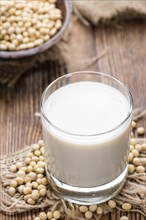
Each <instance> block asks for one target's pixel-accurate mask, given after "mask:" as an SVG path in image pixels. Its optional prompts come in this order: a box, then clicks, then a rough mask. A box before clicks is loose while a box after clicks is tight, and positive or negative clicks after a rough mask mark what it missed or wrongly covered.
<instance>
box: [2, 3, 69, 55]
mask: <svg viewBox="0 0 146 220" xmlns="http://www.w3.org/2000/svg"><path fill="white" fill-rule="evenodd" d="M0 8H1V10H0V16H1V19H0V32H1V35H0V58H22V57H28V56H32V55H35V54H38V53H40V52H43V51H45V50H47V49H48V48H50V47H52V46H53V45H54V44H56V43H57V42H58V41H59V40H60V39H61V37H62V35H63V34H64V32H65V30H66V29H67V27H68V24H69V21H70V15H71V5H70V1H68V0H41V1H40V0H36V1H31V0H21V1H20V0H9V1H5V0H1V1H0Z"/></svg>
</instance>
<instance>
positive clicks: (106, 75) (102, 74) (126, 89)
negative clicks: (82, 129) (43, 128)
mask: <svg viewBox="0 0 146 220" xmlns="http://www.w3.org/2000/svg"><path fill="white" fill-rule="evenodd" d="M82 73H84V74H87V73H88V74H89V73H91V74H94V75H99V76H103V77H105V78H109V79H112V80H114V81H115V82H116V83H117V84H119V85H120V86H121V87H122V88H123V89H124V91H125V92H126V93H127V95H128V97H129V111H128V113H127V116H126V117H125V119H124V120H122V122H120V123H119V124H118V125H116V126H115V127H114V128H112V129H110V130H108V131H105V132H101V133H96V134H76V133H71V132H68V131H65V130H63V129H61V128H59V127H58V126H56V125H54V124H53V123H52V122H51V121H50V120H49V119H48V117H47V116H46V114H45V113H44V111H43V99H44V97H45V95H46V93H47V91H48V90H49V89H50V88H51V86H52V85H53V84H55V83H56V82H58V81H59V80H61V79H63V78H69V77H71V76H72V75H75V74H82ZM40 109H41V116H43V117H44V119H45V120H46V121H47V122H48V123H49V124H50V125H51V126H52V127H53V128H55V129H56V130H58V131H60V132H61V133H63V134H66V135H70V136H76V137H96V136H103V135H106V134H109V133H112V132H114V131H115V130H117V129H118V128H120V127H121V126H122V125H123V124H124V123H125V122H126V121H127V120H128V119H129V118H130V116H131V114H132V109H133V98H132V95H131V92H130V90H129V89H128V88H127V87H126V86H125V85H124V84H123V83H122V82H121V81H120V80H118V79H116V78H115V77H113V76H111V75H108V74H106V73H102V72H96V71H90V70H89V71H76V72H72V73H68V74H65V75H63V76H60V77H58V78H57V79H55V80H54V81H53V82H51V83H50V84H49V85H48V86H47V87H46V89H45V90H44V92H43V93H42V96H41V101H40Z"/></svg>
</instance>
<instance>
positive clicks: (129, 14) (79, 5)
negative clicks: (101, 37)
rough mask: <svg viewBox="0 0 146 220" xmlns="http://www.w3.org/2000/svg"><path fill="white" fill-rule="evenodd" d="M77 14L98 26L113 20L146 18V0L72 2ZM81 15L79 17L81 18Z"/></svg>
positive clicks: (83, 0)
mask: <svg viewBox="0 0 146 220" xmlns="http://www.w3.org/2000/svg"><path fill="white" fill-rule="evenodd" d="M72 2H73V6H74V10H75V13H76V11H77V14H78V12H79V14H80V15H81V16H82V17H84V18H85V19H86V20H88V21H89V22H90V23H92V24H94V25H97V24H98V23H99V22H109V21H111V19H130V18H145V17H146V1H145V0H113V1H112V0H72ZM80 15H79V16H80Z"/></svg>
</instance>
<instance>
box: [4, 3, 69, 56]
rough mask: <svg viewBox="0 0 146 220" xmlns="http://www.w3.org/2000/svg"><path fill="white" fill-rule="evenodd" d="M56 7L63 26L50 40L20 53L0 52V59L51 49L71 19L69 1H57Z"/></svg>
mask: <svg viewBox="0 0 146 220" xmlns="http://www.w3.org/2000/svg"><path fill="white" fill-rule="evenodd" d="M57 6H58V8H59V9H60V10H61V11H62V13H63V25H62V27H61V29H60V30H59V31H58V32H57V33H56V34H55V35H54V36H53V37H52V38H51V39H49V40H48V41H46V42H45V43H43V44H41V45H40V46H38V47H34V48H31V49H26V50H20V51H0V58H4V59H9V58H10V59H17V58H23V57H29V56H32V55H36V54H38V53H41V52H43V51H45V50H47V49H48V48H50V47H52V46H53V45H54V44H56V43H57V42H58V41H59V40H60V39H61V37H62V35H63V34H64V32H65V30H66V29H67V27H68V25H69V22H70V17H71V1H70V0H58V1H57Z"/></svg>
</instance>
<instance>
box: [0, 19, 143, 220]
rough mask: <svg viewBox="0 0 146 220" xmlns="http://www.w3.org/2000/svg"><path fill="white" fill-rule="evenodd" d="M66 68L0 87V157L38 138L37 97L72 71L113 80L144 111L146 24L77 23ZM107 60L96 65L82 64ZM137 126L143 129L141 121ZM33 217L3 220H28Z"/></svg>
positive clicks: (47, 66) (136, 217)
mask: <svg viewBox="0 0 146 220" xmlns="http://www.w3.org/2000/svg"><path fill="white" fill-rule="evenodd" d="M69 49H70V50H69V51H70V57H71V59H70V62H69V63H68V64H67V65H61V64H59V62H58V61H54V62H51V61H48V62H46V63H44V64H43V65H42V66H40V67H39V68H38V69H35V68H34V69H32V70H31V71H28V72H27V73H26V74H25V75H23V76H22V78H21V79H20V80H19V82H18V83H17V84H16V85H15V87H14V88H13V89H12V88H11V89H8V88H6V87H5V86H2V85H1V86H0V154H1V155H2V154H11V153H12V152H15V151H16V150H18V149H21V148H24V147H25V146H26V145H29V144H31V143H34V142H36V141H37V140H39V139H40V138H41V137H42V133H41V123H40V118H38V117H36V116H35V112H39V110H40V106H39V104H40V97H41V94H42V92H43V90H44V89H45V88H46V86H47V85H48V84H49V83H50V82H52V81H53V80H54V79H56V78H57V77H59V76H61V75H63V74H66V73H67V72H72V71H76V70H88V69H90V70H97V71H101V72H105V73H108V74H111V75H113V76H114V77H116V78H118V79H119V80H121V81H122V82H123V83H125V84H126V86H127V87H128V88H129V89H130V90H131V93H132V95H133V98H134V106H135V107H143V108H145V106H146V95H145V94H146V23H145V21H143V20H139V21H128V22H124V23H123V24H122V23H121V24H120V25H118V26H116V27H107V26H100V27H98V28H96V29H94V28H93V27H85V26H84V25H83V24H81V22H79V21H75V22H74V24H73V26H72V27H71V30H70V35H69ZM103 51H106V54H105V56H104V57H103V58H101V59H99V60H98V62H95V63H94V65H91V64H90V65H89V63H88V64H85V63H83V62H82V61H83V60H84V61H85V60H86V59H87V58H91V57H93V56H96V55H99V56H100V55H101V54H102V53H103ZM140 124H143V125H144V121H141V122H140ZM122 214H123V213H122V212H121V211H114V212H113V213H112V214H108V215H106V216H103V218H102V220H110V219H111V220H119V219H120V216H121V215H122ZM125 214H126V215H128V216H129V220H144V219H145V218H144V217H142V216H141V215H140V214H138V213H129V214H127V213H125ZM34 215H35V211H33V212H31V213H25V214H21V215H18V216H13V217H8V216H6V215H4V214H2V213H0V219H1V220H15V219H16V220H30V219H33V218H34V217H33V216H34Z"/></svg>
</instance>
